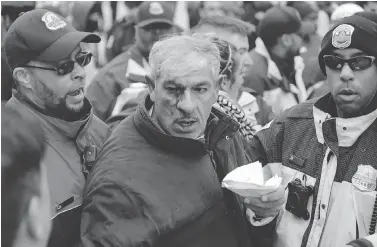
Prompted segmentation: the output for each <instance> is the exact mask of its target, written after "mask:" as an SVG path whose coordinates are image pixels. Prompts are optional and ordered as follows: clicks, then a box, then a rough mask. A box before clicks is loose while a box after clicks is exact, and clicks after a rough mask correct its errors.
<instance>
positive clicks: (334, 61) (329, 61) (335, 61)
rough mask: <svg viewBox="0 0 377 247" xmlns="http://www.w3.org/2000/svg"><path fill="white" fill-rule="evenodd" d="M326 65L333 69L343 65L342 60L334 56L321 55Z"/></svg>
mask: <svg viewBox="0 0 377 247" xmlns="http://www.w3.org/2000/svg"><path fill="white" fill-rule="evenodd" d="M323 59H324V61H325V64H326V66H327V67H329V68H330V69H333V70H339V69H341V68H342V67H343V64H344V61H343V60H342V59H340V58H338V57H336V56H324V57H323Z"/></svg>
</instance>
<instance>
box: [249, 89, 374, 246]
mask: <svg viewBox="0 0 377 247" xmlns="http://www.w3.org/2000/svg"><path fill="white" fill-rule="evenodd" d="M375 102H376V100H375V101H374V103H375ZM371 106H373V107H374V108H373V109H374V110H371V111H367V112H366V113H365V115H362V116H360V117H356V118H347V119H344V118H339V117H337V114H336V107H335V103H334V101H333V99H332V97H331V95H330V94H327V95H326V96H323V97H322V98H320V99H313V100H311V101H308V102H305V103H302V104H300V105H297V106H294V107H292V108H291V109H289V110H287V111H285V112H284V113H283V114H282V115H281V116H279V117H278V118H276V119H275V120H274V121H273V122H272V123H271V124H270V125H268V126H266V127H265V128H264V129H262V130H261V131H259V132H258V133H257V134H256V136H255V138H253V139H252V143H251V145H249V148H248V153H249V154H251V155H252V156H253V157H252V160H260V161H262V163H263V164H264V165H265V166H264V169H267V170H269V171H270V172H271V173H272V174H278V175H280V176H281V177H283V183H284V186H286V185H287V184H288V182H290V181H293V180H295V179H297V180H298V181H299V182H300V183H301V184H302V185H305V186H313V188H314V193H313V194H312V195H311V196H310V198H309V202H308V205H307V207H304V209H306V210H307V211H308V214H309V215H308V216H309V217H308V219H304V218H302V217H298V215H297V213H294V211H288V210H287V207H284V210H282V211H281V212H280V214H279V216H278V217H277V222H276V224H277V225H276V229H275V230H274V231H271V232H270V234H271V236H276V238H274V239H273V242H274V243H273V246H279V247H288V246H289V247H300V246H301V247H306V246H307V247H309V246H310V247H312V246H313V247H314V246H321V247H332V246H345V245H346V244H347V243H349V242H350V241H352V240H354V239H359V238H360V239H362V238H369V237H370V236H369V237H368V235H369V230H370V226H371V223H373V222H375V219H374V220H372V215H374V216H373V217H374V218H376V214H377V211H376V212H375V213H373V212H374V210H377V205H376V204H375V200H376V178H377V110H376V105H375V104H373V105H371ZM289 190H290V189H287V191H286V193H287V194H288V191H289ZM291 203H294V202H292V201H291V202H290V201H289V199H288V202H287V205H289V204H291ZM291 205H294V204H291ZM288 208H289V207H288ZM374 225H375V224H374ZM375 237H377V236H375ZM271 239H272V238H271ZM362 241H363V240H362ZM375 244H377V241H376V242H375ZM360 246H369V245H360ZM374 246H377V245H374Z"/></svg>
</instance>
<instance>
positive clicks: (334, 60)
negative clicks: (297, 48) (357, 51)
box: [323, 55, 376, 70]
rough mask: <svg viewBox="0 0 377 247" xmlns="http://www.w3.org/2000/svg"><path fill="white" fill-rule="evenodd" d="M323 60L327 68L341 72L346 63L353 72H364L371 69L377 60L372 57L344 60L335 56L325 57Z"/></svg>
mask: <svg viewBox="0 0 377 247" xmlns="http://www.w3.org/2000/svg"><path fill="white" fill-rule="evenodd" d="M323 60H324V62H325V64H326V66H327V67H329V68H330V69H332V70H341V69H342V68H343V66H344V64H345V63H347V64H348V66H350V68H351V69H352V70H364V69H367V68H369V67H371V66H372V65H373V63H374V61H375V60H376V58H375V57H372V56H357V57H352V58H350V59H343V58H340V57H337V56H334V55H325V56H323Z"/></svg>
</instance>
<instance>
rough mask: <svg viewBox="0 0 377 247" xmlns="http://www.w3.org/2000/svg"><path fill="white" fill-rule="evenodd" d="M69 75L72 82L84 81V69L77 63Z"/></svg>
mask: <svg viewBox="0 0 377 247" xmlns="http://www.w3.org/2000/svg"><path fill="white" fill-rule="evenodd" d="M71 75H72V79H73V80H84V79H85V77H86V71H85V69H84V67H82V66H81V65H79V64H78V63H75V67H74V68H73V71H72V73H71Z"/></svg>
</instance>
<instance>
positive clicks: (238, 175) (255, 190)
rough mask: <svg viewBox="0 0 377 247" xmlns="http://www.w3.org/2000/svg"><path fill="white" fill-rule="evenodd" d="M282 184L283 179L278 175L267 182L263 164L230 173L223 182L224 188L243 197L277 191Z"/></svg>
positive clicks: (244, 167)
mask: <svg viewBox="0 0 377 247" xmlns="http://www.w3.org/2000/svg"><path fill="white" fill-rule="evenodd" d="M281 182H282V178H281V177H279V176H278V175H274V176H273V177H271V178H270V179H268V180H267V181H265V179H264V175H263V168H262V164H261V163H260V162H254V163H250V164H248V165H244V166H240V167H238V168H236V169H234V170H233V171H232V172H230V173H228V175H226V176H225V178H224V179H223V181H222V187H224V188H227V189H228V190H231V191H233V192H234V193H236V194H238V195H240V196H243V197H249V196H253V197H258V196H262V195H264V194H267V193H270V192H273V191H275V190H276V189H278V187H279V186H280V184H281Z"/></svg>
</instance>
